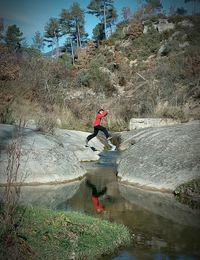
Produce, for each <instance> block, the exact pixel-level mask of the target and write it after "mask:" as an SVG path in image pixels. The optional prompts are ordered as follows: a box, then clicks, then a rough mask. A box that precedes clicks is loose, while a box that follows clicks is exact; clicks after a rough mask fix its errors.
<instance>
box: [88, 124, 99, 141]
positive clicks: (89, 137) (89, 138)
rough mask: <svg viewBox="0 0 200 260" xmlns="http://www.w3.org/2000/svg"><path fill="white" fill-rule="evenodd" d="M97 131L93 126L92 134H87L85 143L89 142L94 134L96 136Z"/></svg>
mask: <svg viewBox="0 0 200 260" xmlns="http://www.w3.org/2000/svg"><path fill="white" fill-rule="evenodd" d="M98 132H99V129H98V128H96V127H94V132H93V134H91V135H88V137H87V138H86V145H87V144H88V142H89V141H90V140H91V139H92V138H94V137H95V136H97V134H98Z"/></svg>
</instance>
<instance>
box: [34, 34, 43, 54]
mask: <svg viewBox="0 0 200 260" xmlns="http://www.w3.org/2000/svg"><path fill="white" fill-rule="evenodd" d="M33 48H35V49H38V50H43V49H44V38H43V36H42V35H41V33H40V32H38V31H37V32H35V35H34V37H33Z"/></svg>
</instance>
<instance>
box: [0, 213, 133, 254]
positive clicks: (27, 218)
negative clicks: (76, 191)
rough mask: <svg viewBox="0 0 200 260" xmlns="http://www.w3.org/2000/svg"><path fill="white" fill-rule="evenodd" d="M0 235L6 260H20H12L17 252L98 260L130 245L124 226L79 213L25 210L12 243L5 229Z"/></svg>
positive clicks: (128, 235) (127, 232)
mask: <svg viewBox="0 0 200 260" xmlns="http://www.w3.org/2000/svg"><path fill="white" fill-rule="evenodd" d="M20 211H21V209H20ZM0 234H1V252H3V251H4V255H3V258H2V259H18V258H12V257H13V254H14V255H15V257H16V254H15V252H17V251H18V252H21V254H20V255H21V256H19V257H20V258H21V259H23V258H24V259H27V257H28V259H98V256H101V255H102V254H105V253H106V254H111V253H113V252H114V251H115V250H116V249H117V248H119V247H121V246H125V245H127V244H128V243H129V242H130V234H129V231H128V230H127V228H126V227H125V226H123V225H118V224H115V223H110V222H108V221H105V220H101V219H99V218H94V217H90V216H86V215H82V214H79V213H75V212H56V211H52V210H47V209H33V208H32V209H31V208H28V209H26V210H25V212H24V215H23V221H22V224H21V227H20V229H19V231H18V232H17V234H16V237H17V239H15V240H14V241H12V243H5V241H8V239H7V238H6V239H5V234H3V233H2V229H1V232H0ZM3 236H4V237H3ZM2 246H3V247H2ZM6 247H7V248H6ZM17 247H21V248H20V249H19V248H17ZM2 249H3V250H2ZM12 251H13V252H12ZM27 254H28V256H27ZM6 255H7V256H6ZM22 255H23V256H24V257H22ZM1 257H2V255H1Z"/></svg>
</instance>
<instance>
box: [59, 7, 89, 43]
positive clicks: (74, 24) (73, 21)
mask: <svg viewBox="0 0 200 260" xmlns="http://www.w3.org/2000/svg"><path fill="white" fill-rule="evenodd" d="M60 25H61V28H62V32H63V34H64V35H67V37H70V38H71V39H73V40H74V41H76V44H77V46H79V47H80V46H81V45H82V42H84V41H86V39H85V37H87V34H86V33H85V14H84V10H83V9H81V7H80V5H79V3H76V2H75V3H73V4H72V6H71V7H70V9H63V10H62V12H61V14H60Z"/></svg>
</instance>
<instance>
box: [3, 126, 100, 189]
mask: <svg viewBox="0 0 200 260" xmlns="http://www.w3.org/2000/svg"><path fill="white" fill-rule="evenodd" d="M16 134H17V131H16V128H15V127H14V126H12V125H4V124H0V149H1V150H0V153H1V157H0V172H1V175H0V183H5V182H6V179H7V175H6V168H7V166H8V159H9V158H8V155H7V148H8V145H9V144H11V143H12V142H13V140H14V139H13V137H14V136H15V135H16ZM88 134H89V133H86V132H81V131H73V130H64V129H56V131H55V135H47V134H44V133H41V132H39V131H37V130H33V129H29V128H24V129H23V132H22V144H21V146H20V147H19V149H20V151H21V157H20V167H19V170H18V178H17V180H15V182H20V181H21V179H22V178H23V182H24V183H32V184H33V183H35V184H36V183H37V184H38V183H51V182H54V183H56V182H64V181H69V180H74V179H77V178H79V177H81V176H83V175H84V174H85V173H86V169H85V168H84V167H83V166H82V165H81V163H80V162H81V161H93V160H98V159H99V155H98V154H99V153H100V151H102V150H103V144H102V143H101V142H100V141H99V140H98V139H97V138H94V139H93V140H91V141H90V144H91V145H94V147H95V148H96V150H97V151H92V149H90V148H89V147H85V146H84V145H85V138H86V136H87V135H88Z"/></svg>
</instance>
